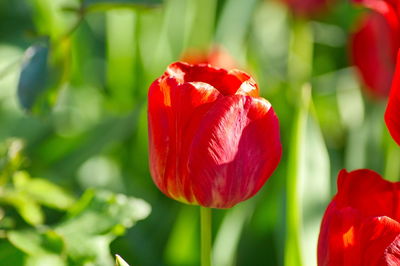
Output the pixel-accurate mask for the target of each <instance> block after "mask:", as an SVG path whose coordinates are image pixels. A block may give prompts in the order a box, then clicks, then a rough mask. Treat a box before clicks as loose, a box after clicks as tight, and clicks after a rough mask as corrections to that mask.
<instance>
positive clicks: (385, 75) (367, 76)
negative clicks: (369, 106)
mask: <svg viewBox="0 0 400 266" xmlns="http://www.w3.org/2000/svg"><path fill="white" fill-rule="evenodd" d="M373 2H379V3H381V4H380V5H372V6H371V8H372V7H373V8H374V10H375V11H376V12H371V13H370V14H368V15H367V16H366V17H365V18H364V19H363V20H362V22H361V24H360V28H359V30H358V31H357V32H356V33H355V34H354V35H353V36H352V43H351V49H352V61H353V63H354V64H355V65H356V66H357V68H358V70H359V72H360V75H361V77H362V78H363V80H364V83H365V84H366V86H367V87H368V88H369V89H370V92H371V93H372V94H373V95H374V96H376V97H387V95H388V94H389V89H390V83H391V80H392V76H393V71H394V64H395V61H394V60H395V55H396V53H397V49H398V48H399V40H400V39H399V38H400V26H399V19H398V17H397V15H396V12H395V10H394V9H393V8H392V7H391V6H390V5H388V4H386V3H385V2H383V1H373ZM382 6H383V7H382Z"/></svg>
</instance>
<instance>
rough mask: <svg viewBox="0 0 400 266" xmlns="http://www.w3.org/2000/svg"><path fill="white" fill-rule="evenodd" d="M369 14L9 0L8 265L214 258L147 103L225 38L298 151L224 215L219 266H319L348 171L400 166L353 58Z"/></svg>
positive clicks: (0, 215) (0, 59) (3, 220)
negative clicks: (152, 171)
mask: <svg viewBox="0 0 400 266" xmlns="http://www.w3.org/2000/svg"><path fill="white" fill-rule="evenodd" d="M366 12H368V11H366V10H364V9H362V8H360V7H356V6H354V5H353V4H352V3H351V2H350V1H349V0H336V1H331V2H330V4H329V5H328V6H327V7H326V8H325V9H324V10H322V11H320V12H315V13H313V14H312V15H307V16H297V15H294V14H293V12H292V11H291V10H290V9H288V7H287V6H286V5H285V4H284V3H283V2H282V1H279V0H276V1H273V0H263V1H261V0H225V1H223V0H218V1H217V0H165V1H163V2H161V1H158V0H153V1H145V0H120V1H119V0H84V1H74V0H18V1H15V0H0V171H1V172H0V264H1V265H15V266H18V265H40V266H42V265H101V266H103V265H105V266H107V265H113V261H112V260H113V259H112V257H111V256H112V255H114V254H120V255H121V256H122V257H123V258H124V259H125V260H126V261H127V262H128V263H130V264H131V265H199V214H198V212H199V210H198V207H196V206H188V205H183V204H180V203H178V202H176V201H173V200H171V199H169V198H167V197H166V196H164V195H163V194H162V193H161V192H160V191H159V190H158V189H157V188H156V187H155V185H154V184H153V182H152V180H151V177H150V175H149V170H148V159H147V156H148V155H147V141H148V140H147V117H146V101H147V99H146V96H147V90H148V87H149V85H150V84H151V82H152V81H153V80H155V79H156V78H157V77H158V76H160V75H161V74H162V73H163V72H164V70H165V69H166V67H167V65H168V64H170V63H171V62H174V61H178V60H180V59H181V58H182V56H183V55H186V56H188V55H189V56H190V54H191V53H195V51H196V53H204V54H206V53H208V52H209V51H212V50H213V49H215V47H218V49H220V50H222V51H224V53H226V54H227V57H229V58H230V59H229V60H231V61H229V62H230V63H232V62H234V64H235V66H236V67H237V68H240V69H243V70H245V71H247V72H248V73H250V74H251V75H253V77H254V78H255V80H256V81H257V82H258V84H259V87H260V90H261V94H262V96H263V97H265V98H267V99H268V100H269V101H270V102H271V103H272V106H273V108H274V109H275V111H276V113H277V115H278V117H279V120H280V126H281V140H282V145H283V148H284V152H283V158H282V161H281V163H280V165H279V167H278V169H277V170H276V172H275V173H274V174H273V176H272V177H271V178H270V179H269V181H268V182H267V183H266V185H265V186H264V188H263V189H262V190H261V191H260V192H259V193H258V194H257V195H256V196H255V197H254V198H252V199H250V200H248V201H247V202H244V203H241V204H239V205H237V206H235V207H234V208H232V209H229V210H214V211H213V242H214V245H213V255H214V262H215V265H218V266H219V265H222V266H223V265H289V266H291V265H294V266H297V265H306V266H312V265H316V243H317V242H316V241H317V237H318V230H319V225H320V221H321V217H322V215H323V212H324V210H325V208H326V206H327V204H328V202H329V201H330V199H331V197H332V195H334V193H335V191H336V177H337V173H338V171H339V170H340V169H342V168H346V169H348V170H354V169H357V168H370V169H373V170H376V171H378V172H379V173H381V174H383V175H384V176H385V177H390V178H391V179H392V180H395V179H397V177H398V174H399V169H398V167H399V165H398V164H397V163H396V160H397V162H398V160H400V155H399V151H398V150H396V148H395V144H393V141H392V140H391V138H390V137H389V135H388V133H387V131H386V128H385V127H384V122H383V112H384V108H385V101H384V100H378V99H374V98H373V97H370V96H368V95H367V94H365V93H364V90H363V88H362V85H361V83H360V81H359V79H358V75H357V72H356V71H355V70H354V69H353V68H352V67H351V62H350V60H349V58H350V57H349V51H350V49H349V44H348V40H349V36H350V35H351V33H352V32H353V31H354V30H355V28H356V27H357V23H358V20H359V18H360V16H363V15H364V14H365V13H366ZM139 220H141V221H139ZM136 222H137V223H136Z"/></svg>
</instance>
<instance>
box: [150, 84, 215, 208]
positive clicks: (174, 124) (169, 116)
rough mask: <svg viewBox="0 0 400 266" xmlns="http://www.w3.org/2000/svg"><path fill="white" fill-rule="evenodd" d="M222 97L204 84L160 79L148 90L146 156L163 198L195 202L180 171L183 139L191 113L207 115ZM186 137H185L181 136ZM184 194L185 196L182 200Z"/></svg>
mask: <svg viewBox="0 0 400 266" xmlns="http://www.w3.org/2000/svg"><path fill="white" fill-rule="evenodd" d="M220 96H221V94H220V93H219V92H218V90H216V89H215V88H213V87H212V86H210V85H208V84H205V83H196V82H194V83H184V84H178V83H177V82H176V80H175V79H173V78H170V77H168V76H163V77H161V78H160V79H158V80H156V81H155V82H154V83H153V84H152V85H151V87H150V90H149V95H148V98H149V103H148V121H149V156H150V171H151V175H152V177H153V180H154V182H155V183H156V185H157V186H158V187H159V188H160V190H161V191H163V192H164V193H165V194H166V195H168V196H170V197H172V198H174V199H177V200H181V201H185V202H189V203H190V202H193V201H195V199H194V197H193V195H191V194H190V193H185V192H184V188H183V185H182V182H183V181H182V179H181V177H182V175H183V176H185V173H182V172H180V171H179V168H180V166H179V165H180V163H181V161H186V160H185V159H184V158H182V157H181V156H180V154H181V149H182V142H183V137H184V136H185V137H187V135H186V131H185V129H186V127H187V126H188V123H189V121H190V120H191V118H192V114H193V113H199V112H206V111H207V110H208V109H209V108H211V106H212V103H213V102H215V101H216V99H217V98H218V97H220ZM184 134H185V135H184ZM183 194H186V197H183Z"/></svg>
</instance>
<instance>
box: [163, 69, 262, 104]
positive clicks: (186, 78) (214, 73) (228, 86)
mask: <svg viewBox="0 0 400 266" xmlns="http://www.w3.org/2000/svg"><path fill="white" fill-rule="evenodd" d="M166 74H167V75H169V76H171V77H174V78H175V79H176V80H177V81H178V82H179V83H185V82H204V83H207V84H210V85H211V86H213V87H214V88H216V89H217V90H218V91H219V92H220V93H221V94H223V95H234V94H237V93H239V94H244V93H243V90H241V88H242V87H243V86H246V90H245V91H246V93H245V94H244V95H249V96H258V87H257V84H256V83H255V81H254V80H253V78H252V77H251V76H249V75H247V74H246V73H244V72H242V71H239V70H230V71H227V70H225V69H222V68H216V67H212V66H210V65H206V64H200V65H190V64H187V63H182V62H177V63H174V64H171V65H170V66H169V67H168V70H167V72H166Z"/></svg>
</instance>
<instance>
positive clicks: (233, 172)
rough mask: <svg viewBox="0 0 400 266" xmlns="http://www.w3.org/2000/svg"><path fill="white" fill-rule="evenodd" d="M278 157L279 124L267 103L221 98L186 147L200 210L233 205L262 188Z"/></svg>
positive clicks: (237, 97) (190, 176)
mask: <svg viewBox="0 0 400 266" xmlns="http://www.w3.org/2000/svg"><path fill="white" fill-rule="evenodd" d="M280 157H281V144H280V137H279V124H278V120H277V118H276V115H275V113H274V111H273V109H272V108H271V105H270V104H269V102H267V101H266V100H264V99H262V98H254V97H249V96H242V95H234V96H227V97H222V98H220V99H219V100H218V101H217V102H216V103H215V104H214V105H213V107H212V108H211V109H210V110H209V111H208V112H207V114H206V115H205V116H204V117H203V119H202V120H201V122H200V125H199V126H198V130H197V132H196V135H195V136H194V138H193V142H192V145H191V146H190V149H189V154H188V165H187V166H188V173H189V178H190V182H191V183H192V188H193V192H194V194H195V195H196V198H197V200H198V201H199V202H200V204H201V205H203V206H208V207H214V208H229V207H232V206H233V205H235V204H237V203H238V202H240V201H243V200H246V199H247V198H249V197H251V196H253V195H254V194H255V193H256V192H257V191H258V190H259V189H260V188H261V186H262V185H263V184H264V183H265V181H266V180H267V179H268V178H269V176H270V175H271V174H272V172H273V171H274V170H275V168H276V167H277V165H278V163H279V160H280Z"/></svg>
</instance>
